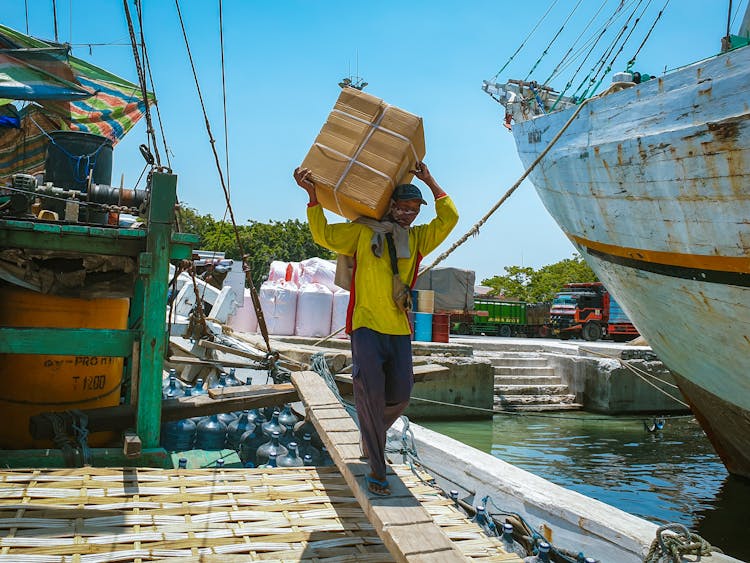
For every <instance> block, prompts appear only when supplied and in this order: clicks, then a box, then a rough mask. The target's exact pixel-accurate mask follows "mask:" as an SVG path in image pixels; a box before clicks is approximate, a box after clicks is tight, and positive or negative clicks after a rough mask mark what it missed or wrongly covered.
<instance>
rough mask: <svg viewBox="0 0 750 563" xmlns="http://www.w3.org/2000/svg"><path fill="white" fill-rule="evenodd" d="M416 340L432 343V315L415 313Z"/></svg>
mask: <svg viewBox="0 0 750 563" xmlns="http://www.w3.org/2000/svg"><path fill="white" fill-rule="evenodd" d="M414 340H418V341H420V342H432V313H414Z"/></svg>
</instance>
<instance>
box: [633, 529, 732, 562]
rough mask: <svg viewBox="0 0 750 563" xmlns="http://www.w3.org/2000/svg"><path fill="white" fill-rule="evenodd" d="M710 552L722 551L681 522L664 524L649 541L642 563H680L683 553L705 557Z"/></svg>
mask: <svg viewBox="0 0 750 563" xmlns="http://www.w3.org/2000/svg"><path fill="white" fill-rule="evenodd" d="M712 552H713V553H724V552H723V551H721V550H720V549H719V548H718V547H714V546H712V545H711V544H710V543H708V542H707V541H706V540H704V539H703V538H702V537H700V536H699V535H698V534H694V533H693V532H691V531H690V530H688V529H687V528H686V527H685V526H683V525H682V524H666V525H664V526H660V527H659V528H658V529H657V530H656V538H654V541H653V542H651V547H650V548H649V550H648V553H647V554H646V557H645V558H644V559H643V563H659V562H660V561H671V562H672V563H680V561H682V556H683V555H688V554H690V555H700V556H706V557H707V556H710V555H711V553H712Z"/></svg>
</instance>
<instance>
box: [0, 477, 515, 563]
mask: <svg viewBox="0 0 750 563" xmlns="http://www.w3.org/2000/svg"><path fill="white" fill-rule="evenodd" d="M394 470H395V471H396V473H398V475H399V476H400V477H401V478H402V479H403V481H404V483H406V485H407V486H408V487H409V488H410V489H411V490H412V492H413V493H414V495H415V496H416V497H417V498H418V499H419V501H420V502H421V503H422V504H423V505H424V506H425V508H426V509H427V511H428V512H429V514H430V515H431V516H432V518H433V519H434V521H435V522H436V523H437V524H438V525H439V526H440V527H441V528H442V529H443V530H444V531H445V532H446V534H447V535H448V537H449V538H450V539H451V540H452V541H453V542H454V543H455V544H456V545H457V546H458V548H459V550H460V551H461V552H462V553H463V554H465V555H466V556H468V557H470V558H472V559H475V560H477V561H482V562H489V561H506V562H518V561H520V559H518V557H516V556H514V555H508V554H506V553H505V552H504V551H503V550H502V547H501V543H500V542H499V541H498V540H497V539H496V538H488V537H487V536H485V535H484V534H482V533H481V531H480V530H479V528H478V527H477V526H476V525H475V524H473V523H471V522H470V521H469V520H468V519H467V518H466V517H465V515H463V514H462V513H460V512H459V511H457V510H456V509H455V508H454V506H453V504H452V502H451V501H450V500H449V499H446V498H445V497H443V496H441V495H440V494H438V493H437V492H436V491H435V490H434V489H432V488H431V487H429V486H428V485H425V484H423V483H422V482H421V481H420V480H419V479H418V478H417V477H416V476H414V475H413V473H412V472H411V471H410V470H409V469H408V468H407V467H403V466H394ZM165 560H170V561H174V560H179V561H186V562H188V561H195V562H198V561H201V562H214V561H215V562H221V563H230V562H234V561H324V562H326V563H334V562H342V563H343V562H348V561H368V562H379V561H383V562H385V561H392V560H393V559H392V557H391V556H390V554H389V553H388V551H387V549H386V548H385V546H384V545H383V543H382V541H381V540H380V538H379V537H378V535H377V533H376V532H375V530H374V528H373V526H372V524H370V522H369V521H368V520H367V518H366V517H365V515H364V513H363V512H362V509H361V508H360V506H359V504H358V503H357V502H356V500H355V498H354V496H353V494H352V492H351V490H350V489H349V487H348V486H347V484H346V482H345V481H344V478H343V477H342V476H341V474H340V473H339V472H338V470H337V469H336V468H335V467H330V468H328V467H326V468H314V467H304V468H286V469H281V468H277V469H270V470H268V469H196V470H164V469H151V468H138V469H100V468H92V467H86V468H79V469H56V470H49V469H39V470H35V469H28V470H7V471H2V472H0V561H2V562H5V561H17V562H29V563H30V562H33V563H47V562H49V563H62V562H65V563H67V562H82V563H83V562H86V563H99V562H102V563H103V562H111V561H165Z"/></svg>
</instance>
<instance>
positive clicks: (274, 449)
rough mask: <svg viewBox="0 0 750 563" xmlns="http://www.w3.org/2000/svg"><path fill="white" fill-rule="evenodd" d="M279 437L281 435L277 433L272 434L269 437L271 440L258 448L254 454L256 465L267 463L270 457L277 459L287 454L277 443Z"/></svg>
mask: <svg viewBox="0 0 750 563" xmlns="http://www.w3.org/2000/svg"><path fill="white" fill-rule="evenodd" d="M280 437H281V434H279V433H278V432H274V433H273V434H272V435H271V439H270V440H269V441H268V442H266V443H265V444H262V445H261V446H260V447H259V448H258V451H257V452H255V457H256V459H257V461H258V465H262V464H266V463H268V460H269V459H270V457H271V456H272V455H273V456H275V457H276V458H277V459H278V457H279V456H282V455H286V454H287V452H288V451H289V450H287V449H286V448H285V447H284V446H282V445H281V443H280V442H279V438H280Z"/></svg>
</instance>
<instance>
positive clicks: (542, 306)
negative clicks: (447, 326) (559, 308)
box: [451, 298, 550, 337]
mask: <svg viewBox="0 0 750 563" xmlns="http://www.w3.org/2000/svg"><path fill="white" fill-rule="evenodd" d="M549 309H550V304H549V303H527V302H525V301H508V300H500V299H491V298H481V299H476V298H475V299H474V310H473V311H471V312H466V313H460V314H455V313H453V314H451V332H453V333H454V334H483V335H498V336H540V337H545V336H549V335H550V325H549V321H550V317H549Z"/></svg>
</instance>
